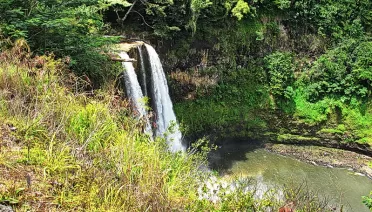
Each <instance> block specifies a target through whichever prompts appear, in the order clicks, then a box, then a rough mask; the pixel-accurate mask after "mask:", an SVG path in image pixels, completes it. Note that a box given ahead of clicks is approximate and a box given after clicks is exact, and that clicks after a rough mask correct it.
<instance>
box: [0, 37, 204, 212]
mask: <svg viewBox="0 0 372 212" xmlns="http://www.w3.org/2000/svg"><path fill="white" fill-rule="evenodd" d="M15 45H16V46H15V47H14V48H13V49H12V50H8V51H5V52H2V53H1V54H0V58H1V59H0V173H1V174H0V204H7V205H11V206H13V208H14V209H17V210H21V211H25V210H29V209H32V210H35V211H54V210H56V211H128V210H138V211H145V210H151V211H154V210H155V211H158V210H167V211H169V210H177V209H180V208H183V207H184V206H185V205H190V204H191V203H192V202H193V200H194V199H195V198H196V194H195V191H196V189H195V187H196V185H197V184H196V183H197V177H196V175H197V172H196V171H195V170H196V169H195V168H194V167H196V166H197V162H198V163H199V162H200V160H197V158H198V156H196V155H183V154H171V153H169V152H168V151H166V146H165V142H163V140H162V139H156V141H151V139H149V138H148V137H146V135H144V134H142V133H141V131H140V129H141V122H140V121H138V120H135V119H134V118H132V116H131V111H130V109H129V108H130V107H129V104H128V102H126V101H124V100H122V99H121V98H120V97H119V96H116V95H115V88H114V87H110V86H109V87H106V88H104V89H102V90H98V91H95V94H94V96H93V97H92V96H91V97H88V95H87V94H86V93H83V92H80V91H79V89H80V88H82V86H84V83H86V82H85V81H83V80H82V79H79V78H77V77H75V76H74V75H73V74H71V73H69V72H68V70H66V69H65V68H64V65H63V62H62V61H59V60H54V59H53V55H50V56H41V57H34V58H31V54H29V53H28V52H27V45H26V44H24V43H23V44H22V42H18V43H16V44H15ZM112 84H114V83H112Z"/></svg>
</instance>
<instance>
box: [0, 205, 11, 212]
mask: <svg viewBox="0 0 372 212" xmlns="http://www.w3.org/2000/svg"><path fill="white" fill-rule="evenodd" d="M0 212H13V209H12V207H10V206H5V205H1V204H0Z"/></svg>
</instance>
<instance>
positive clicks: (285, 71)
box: [264, 52, 295, 98]
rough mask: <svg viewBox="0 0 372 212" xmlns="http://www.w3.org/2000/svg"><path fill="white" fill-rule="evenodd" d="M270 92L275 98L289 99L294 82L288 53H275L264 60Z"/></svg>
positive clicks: (291, 59) (291, 60)
mask: <svg viewBox="0 0 372 212" xmlns="http://www.w3.org/2000/svg"><path fill="white" fill-rule="evenodd" d="M264 61H265V69H266V71H267V74H268V80H269V86H270V91H271V93H272V94H274V95H275V96H279V97H285V98H291V96H292V94H293V88H292V87H291V85H292V84H293V81H294V74H293V72H294V68H295V67H294V65H293V58H292V56H291V54H290V53H288V52H275V53H273V54H271V55H268V56H266V57H265V59H264Z"/></svg>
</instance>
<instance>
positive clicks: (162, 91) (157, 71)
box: [145, 44, 186, 152]
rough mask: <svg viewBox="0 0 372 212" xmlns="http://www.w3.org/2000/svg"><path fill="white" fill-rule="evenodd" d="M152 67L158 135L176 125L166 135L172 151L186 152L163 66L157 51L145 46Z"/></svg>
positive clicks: (152, 91)
mask: <svg viewBox="0 0 372 212" xmlns="http://www.w3.org/2000/svg"><path fill="white" fill-rule="evenodd" d="M145 47H146V50H147V53H148V56H149V62H150V66H151V86H152V89H151V93H152V98H153V100H154V103H155V105H154V106H153V107H155V108H153V109H154V110H155V112H156V114H155V116H156V117H155V118H156V125H157V126H156V135H157V136H164V135H165V134H166V132H167V129H168V128H169V127H170V126H171V125H172V123H174V126H173V128H172V132H171V133H169V134H168V135H166V140H167V143H168V146H169V149H170V151H172V152H178V151H185V150H186V148H185V146H183V145H182V134H181V132H180V130H179V126H178V123H177V119H176V115H175V114H174V111H173V104H172V101H171V99H170V96H169V91H168V84H167V80H166V78H165V74H164V71H163V66H162V64H161V62H160V59H159V56H158V54H157V53H156V51H155V49H154V48H153V47H152V46H150V45H148V44H145Z"/></svg>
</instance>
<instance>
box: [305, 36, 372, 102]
mask: <svg viewBox="0 0 372 212" xmlns="http://www.w3.org/2000/svg"><path fill="white" fill-rule="evenodd" d="M371 55H372V42H368V41H364V42H359V41H357V40H347V41H345V42H343V43H342V44H341V45H340V46H339V47H337V48H335V49H333V50H330V51H328V52H326V54H324V55H322V56H320V57H319V58H318V59H317V60H316V61H315V63H314V65H313V67H312V68H311V70H310V72H309V73H304V74H305V75H306V78H307V79H308V82H307V83H308V85H307V91H306V92H307V93H308V95H309V96H308V99H309V100H311V101H317V100H321V99H323V98H325V97H326V96H334V97H339V98H341V100H342V101H350V100H351V98H352V97H358V98H361V99H363V98H367V97H368V96H370V95H371V88H372V87H371V84H370V80H371V76H372V68H371V67H372V60H371V59H370V58H371Z"/></svg>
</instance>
